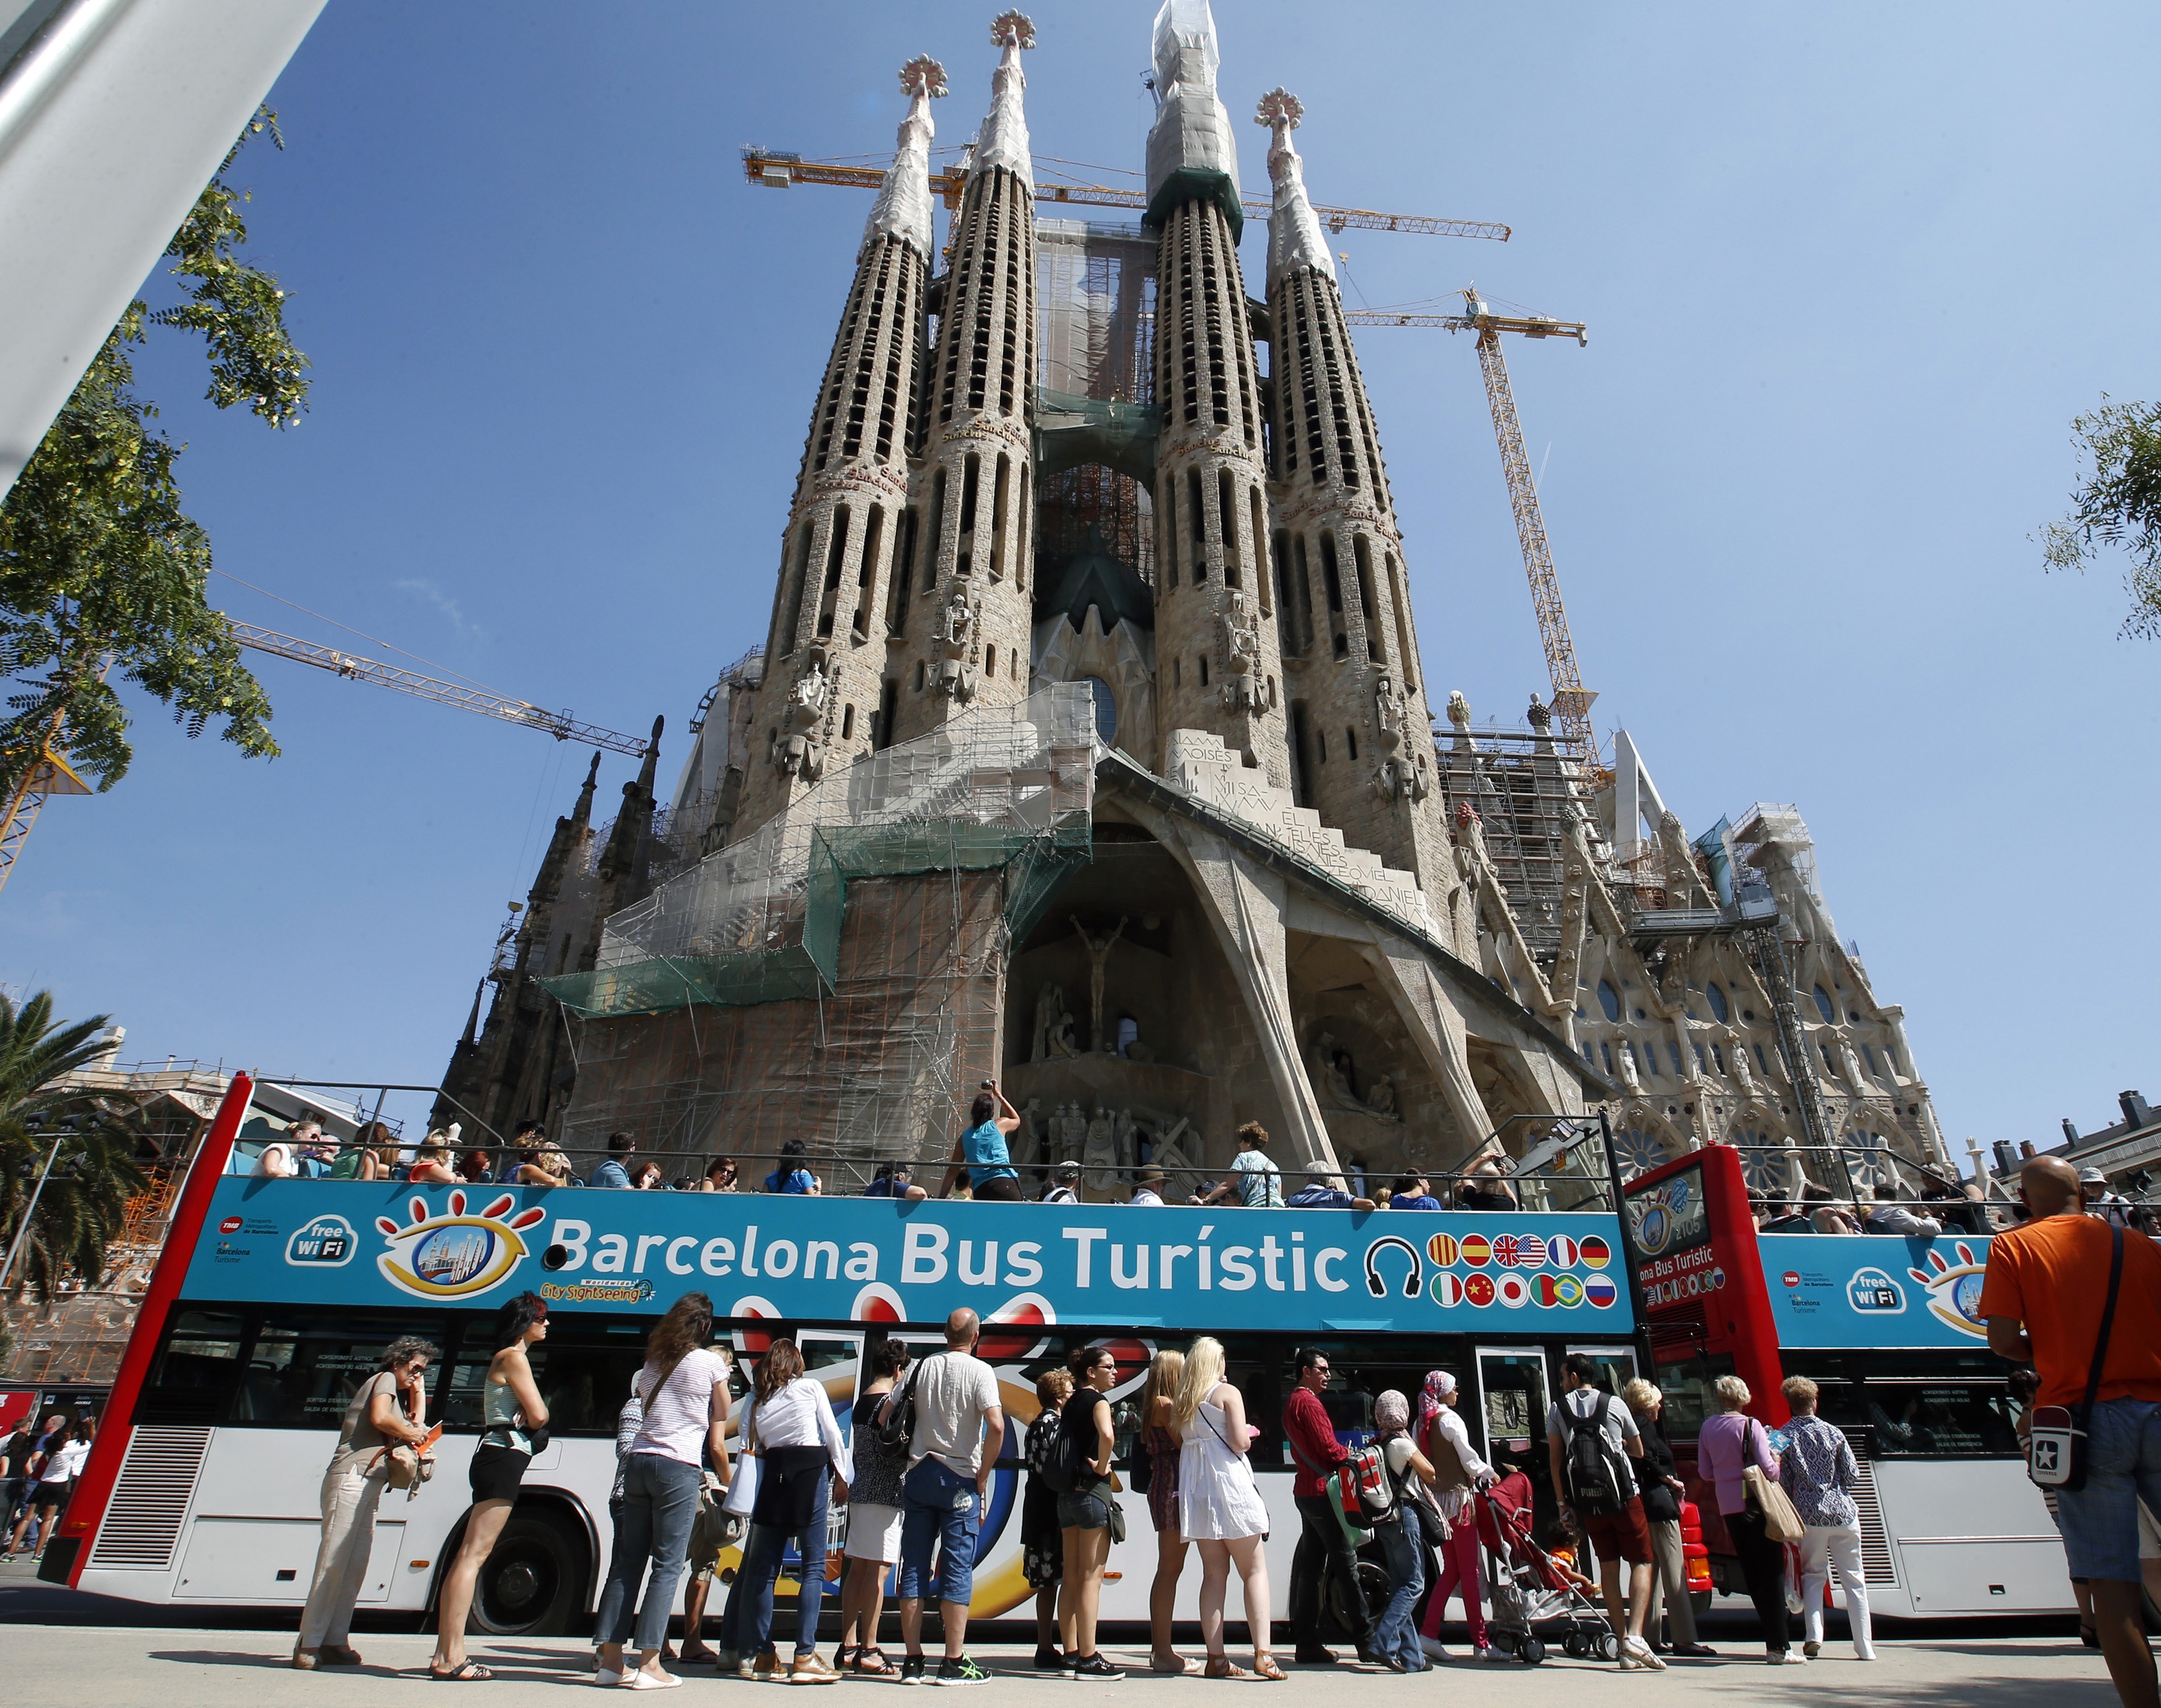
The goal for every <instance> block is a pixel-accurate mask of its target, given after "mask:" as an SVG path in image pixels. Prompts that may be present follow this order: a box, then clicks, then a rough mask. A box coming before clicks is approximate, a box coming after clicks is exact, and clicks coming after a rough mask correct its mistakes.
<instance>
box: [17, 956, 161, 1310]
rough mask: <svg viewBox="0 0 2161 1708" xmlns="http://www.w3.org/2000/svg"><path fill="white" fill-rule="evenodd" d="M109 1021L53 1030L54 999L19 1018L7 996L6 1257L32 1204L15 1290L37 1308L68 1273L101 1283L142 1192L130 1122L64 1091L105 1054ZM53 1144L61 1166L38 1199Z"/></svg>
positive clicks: (26, 1007) (36, 1000) (37, 999)
mask: <svg viewBox="0 0 2161 1708" xmlns="http://www.w3.org/2000/svg"><path fill="white" fill-rule="evenodd" d="M108 1018H109V1017H108V1016H106V1015H103V1014H100V1015H97V1016H96V1018H92V1019H89V1020H77V1021H74V1022H71V1023H55V1021H54V1019H53V999H52V994H51V992H48V991H40V992H38V993H37V994H36V995H35V996H34V997H31V998H30V999H29V1001H28V1002H24V1003H23V1005H22V1007H21V1008H19V1009H18V1008H16V1006H15V1005H14V1004H13V1002H9V1001H8V998H7V997H4V996H0V1255H4V1253H5V1252H7V1251H8V1248H9V1247H12V1246H13V1244H14V1242H15V1236H16V1234H17V1233H18V1232H19V1231H20V1230H21V1228H22V1226H23V1217H24V1216H25V1215H26V1214H29V1204H30V1200H31V1198H32V1197H33V1196H35V1197H36V1199H37V1200H38V1205H37V1210H36V1211H35V1213H34V1215H31V1216H30V1232H29V1237H28V1238H27V1239H25V1240H24V1241H23V1249H22V1251H21V1252H20V1253H19V1254H18V1256H17V1258H16V1259H15V1268H14V1272H13V1274H11V1275H10V1276H9V1277H8V1284H9V1287H10V1288H11V1289H16V1288H20V1287H22V1286H23V1285H25V1284H28V1285H29V1286H30V1287H32V1288H33V1289H35V1290H36V1292H37V1294H38V1296H39V1298H40V1299H49V1298H50V1297H51V1296H52V1293H53V1289H54V1287H55V1284H57V1283H58V1282H59V1280H60V1277H61V1275H62V1274H63V1273H66V1272H67V1271H69V1270H73V1271H74V1273H76V1275H77V1276H79V1277H80V1278H81V1280H82V1282H83V1284H84V1285H86V1286H91V1287H94V1286H96V1284H97V1283H98V1282H99V1281H100V1280H102V1278H104V1274H105V1253H106V1248H107V1247H108V1246H110V1245H111V1244H112V1242H113V1241H115V1240H116V1239H117V1238H118V1237H120V1231H121V1227H122V1223H123V1222H124V1221H125V1220H126V1216H127V1211H128V1199H129V1198H130V1197H132V1196H133V1195H134V1194H135V1193H137V1192H139V1191H140V1190H143V1184H144V1179H143V1171H142V1169H139V1168H138V1167H137V1166H136V1164H135V1155H134V1153H135V1147H136V1137H137V1136H136V1133H135V1132H134V1130H133V1127H131V1126H130V1124H129V1122H128V1119H127V1117H126V1115H125V1114H124V1113H123V1112H122V1111H120V1110H118V1109H117V1108H115V1107H112V1105H110V1104H108V1103H107V1102H106V1101H104V1100H103V1099H102V1098H99V1097H96V1096H88V1095H86V1094H85V1093H84V1092H82V1091H79V1090H73V1089H69V1088H65V1087H63V1086H60V1085H59V1084H58V1083H57V1082H58V1081H60V1080H62V1079H64V1078H65V1076H66V1075H69V1074H71V1073H73V1072H74V1071H75V1070H76V1069H78V1068H80V1067H81V1066H82V1065H84V1064H85V1063H86V1062H88V1061H90V1060H91V1059H92V1058H94V1057H95V1056H96V1054H98V1052H99V1051H100V1049H102V1048H103V1045H102V1044H101V1043H100V1042H99V1038H98V1034H101V1033H102V1032H103V1031H104V1029H105V1027H106V1024H107V1019H108ZM55 1143H58V1144H59V1146H60V1153H59V1159H58V1162H57V1163H56V1164H55V1167H54V1169H53V1172H52V1175H51V1177H50V1178H49V1179H47V1180H46V1182H45V1185H44V1190H43V1191H42V1192H39V1190H38V1177H39V1174H40V1173H41V1172H43V1170H44V1166H45V1159H47V1157H49V1156H50V1155H52V1153H53V1147H54V1145H55Z"/></svg>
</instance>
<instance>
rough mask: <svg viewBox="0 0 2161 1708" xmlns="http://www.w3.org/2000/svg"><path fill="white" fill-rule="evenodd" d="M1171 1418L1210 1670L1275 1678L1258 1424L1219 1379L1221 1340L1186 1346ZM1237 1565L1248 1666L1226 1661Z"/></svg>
mask: <svg viewBox="0 0 2161 1708" xmlns="http://www.w3.org/2000/svg"><path fill="white" fill-rule="evenodd" d="M1170 1426H1171V1429H1172V1430H1173V1432H1174V1433H1175V1434H1176V1435H1177V1436H1178V1438H1179V1459H1178V1513H1179V1523H1178V1528H1179V1534H1180V1535H1182V1536H1184V1537H1185V1539H1186V1540H1187V1541H1189V1542H1190V1543H1192V1544H1194V1545H1195V1547H1197V1548H1199V1549H1200V1635H1201V1638H1202V1640H1203V1641H1204V1642H1205V1643H1207V1645H1208V1665H1207V1676H1208V1677H1210V1678H1211V1679H1244V1678H1251V1677H1252V1676H1254V1675H1255V1674H1258V1675H1259V1676H1260V1677H1262V1678H1264V1679H1276V1680H1280V1679H1282V1678H1283V1676H1284V1670H1283V1669H1282V1668H1281V1667H1279V1666H1278V1665H1277V1664H1276V1662H1275V1657H1274V1656H1273V1655H1272V1654H1271V1653H1269V1652H1268V1554H1267V1550H1266V1549H1265V1547H1264V1546H1263V1544H1265V1543H1266V1542H1267V1540H1268V1508H1267V1507H1266V1506H1264V1505H1263V1503H1262V1501H1261V1492H1260V1491H1259V1490H1258V1488H1256V1487H1254V1486H1253V1466H1252V1461H1250V1460H1249V1459H1247V1456H1246V1454H1247V1450H1248V1449H1249V1448H1251V1447H1252V1445H1253V1438H1254V1437H1255V1436H1256V1435H1258V1434H1259V1433H1260V1432H1259V1431H1258V1429H1252V1428H1251V1427H1249V1426H1248V1425H1247V1422H1246V1402H1245V1398H1244V1396H1242V1394H1240V1393H1239V1392H1238V1390H1237V1388H1233V1387H1232V1385H1231V1384H1230V1383H1227V1382H1226V1381H1225V1380H1224V1379H1223V1348H1222V1345H1221V1342H1219V1341H1212V1340H1211V1339H1209V1338H1208V1337H1207V1336H1205V1335H1204V1336H1201V1337H1200V1339H1199V1340H1197V1341H1195V1342H1194V1343H1193V1344H1192V1346H1190V1347H1189V1348H1188V1349H1187V1351H1186V1354H1185V1372H1184V1373H1183V1374H1182V1375H1181V1376H1180V1377H1179V1384H1178V1398H1177V1401H1176V1403H1174V1405H1173V1406H1172V1407H1171V1412H1170ZM1234 1564H1235V1565H1237V1568H1238V1575H1239V1577H1240V1578H1241V1579H1242V1580H1243V1581H1244V1584H1245V1589H1246V1624H1247V1627H1248V1628H1249V1629H1250V1630H1251V1631H1252V1635H1253V1670H1252V1673H1248V1672H1247V1670H1246V1669H1244V1668H1243V1667H1237V1666H1233V1665H1232V1664H1231V1659H1230V1657H1229V1656H1228V1655H1227V1654H1226V1653H1224V1652H1223V1598H1224V1594H1225V1591H1226V1590H1227V1588H1228V1587H1229V1584H1230V1577H1231V1567H1232V1565H1234Z"/></svg>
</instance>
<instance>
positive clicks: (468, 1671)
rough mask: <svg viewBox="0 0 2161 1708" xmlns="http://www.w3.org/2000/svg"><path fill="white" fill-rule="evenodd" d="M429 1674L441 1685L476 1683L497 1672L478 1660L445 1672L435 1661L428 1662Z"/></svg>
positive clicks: (491, 1676) (490, 1677)
mask: <svg viewBox="0 0 2161 1708" xmlns="http://www.w3.org/2000/svg"><path fill="white" fill-rule="evenodd" d="M428 1676H429V1677H430V1678H431V1679H434V1680H435V1682H436V1683H437V1684H439V1685H475V1684H479V1683H481V1682H482V1680H484V1679H492V1678H493V1677H494V1676H495V1674H493V1673H492V1672H490V1671H489V1670H488V1669H487V1668H486V1667H484V1666H482V1664H480V1663H479V1662H478V1661H476V1660H469V1661H467V1662H466V1663H465V1664H464V1665H462V1666H461V1667H459V1668H458V1669H456V1671H454V1672H447V1673H446V1672H445V1671H443V1670H442V1669H440V1668H439V1667H438V1666H437V1665H436V1664H435V1662H433V1661H430V1662H429V1663H428Z"/></svg>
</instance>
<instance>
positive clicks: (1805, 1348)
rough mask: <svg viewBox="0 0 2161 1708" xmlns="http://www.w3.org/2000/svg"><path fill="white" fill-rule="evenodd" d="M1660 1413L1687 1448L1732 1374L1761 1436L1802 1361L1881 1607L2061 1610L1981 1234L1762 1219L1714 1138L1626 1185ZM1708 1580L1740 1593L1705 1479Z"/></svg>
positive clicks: (1893, 1613)
mask: <svg viewBox="0 0 2161 1708" xmlns="http://www.w3.org/2000/svg"><path fill="white" fill-rule="evenodd" d="M1626 1195H1627V1206H1628V1216H1629V1222H1630V1226H1631V1229H1632V1232H1633V1233H1634V1236H1635V1240H1636V1244H1637V1247H1638V1263H1639V1264H1640V1266H1641V1268H1640V1283H1639V1284H1640V1286H1641V1289H1642V1296H1641V1298H1640V1299H1639V1300H1638V1310H1639V1311H1640V1313H1641V1315H1642V1317H1643V1322H1644V1325H1645V1327H1646V1329H1647V1330H1648V1339H1649V1342H1650V1346H1651V1348H1652V1353H1653V1358H1654V1360H1655V1362H1656V1363H1657V1366H1658V1373H1657V1376H1656V1378H1655V1379H1656V1380H1657V1381H1658V1383H1659V1385H1660V1386H1661V1388H1664V1391H1665V1394H1666V1412H1665V1419H1664V1422H1665V1426H1666V1431H1667V1434H1668V1435H1669V1436H1670V1437H1672V1438H1673V1440H1674V1445H1675V1448H1676V1450H1677V1451H1678V1452H1679V1454H1680V1455H1683V1456H1685V1457H1686V1458H1688V1459H1689V1460H1690V1461H1691V1463H1692V1462H1693V1456H1694V1451H1695V1448H1694V1441H1693V1437H1694V1435H1695V1430H1696V1429H1697V1427H1698V1425H1699V1424H1700V1423H1701V1421H1702V1419H1704V1418H1705V1416H1706V1415H1708V1414H1710V1413H1711V1412H1714V1411H1716V1409H1717V1400H1716V1397H1715V1396H1714V1395H1713V1394H1712V1393H1711V1383H1712V1382H1713V1381H1714V1380H1715V1379H1716V1377H1719V1376H1721V1375H1724V1374H1726V1373H1729V1372H1731V1373H1733V1374H1737V1375H1738V1376H1739V1377H1741V1379H1742V1381H1744V1382H1746V1383H1747V1384H1748V1387H1749V1389H1750V1392H1751V1393H1752V1395H1753V1396H1754V1398H1753V1401H1752V1403H1751V1405H1750V1406H1749V1408H1748V1409H1749V1411H1750V1412H1751V1414H1753V1415H1754V1416H1756V1417H1757V1418H1760V1419H1762V1420H1763V1423H1764V1424H1766V1425H1767V1426H1768V1427H1769V1428H1770V1429H1773V1432H1774V1442H1775V1440H1776V1435H1775V1432H1776V1430H1777V1429H1778V1426H1780V1425H1782V1424H1784V1423H1786V1422H1787V1421H1788V1419H1789V1412H1788V1410H1787V1407H1786V1403H1785V1400H1784V1398H1783V1395H1782V1394H1781V1393H1779V1384H1780V1383H1782V1382H1783V1380H1784V1379H1785V1378H1786V1377H1789V1376H1805V1377H1809V1378H1810V1380H1811V1381H1813V1382H1815V1383H1816V1385H1817V1388H1818V1390H1819V1394H1820V1397H1819V1398H1818V1401H1817V1410H1818V1413H1819V1414H1820V1416H1821V1417H1822V1418H1823V1419H1824V1420H1825V1422H1827V1423H1830V1424H1836V1425H1837V1426H1838V1428H1839V1429H1841V1430H1842V1431H1844V1433H1845V1435H1846V1439H1847V1440H1849V1441H1851V1443H1852V1444H1853V1452H1854V1458H1855V1460H1856V1462H1857V1463H1858V1465H1859V1466H1860V1470H1861V1487H1860V1489H1859V1491H1858V1493H1857V1496H1856V1502H1855V1504H1856V1506H1857V1507H1858V1508H1860V1513H1861V1558H1862V1577H1863V1579H1864V1580H1865V1581H1866V1582H1867V1586H1868V1596H1869V1607H1870V1610H1871V1612H1872V1614H1873V1615H1874V1616H1876V1617H1891V1618H1898V1617H1909V1618H1919V1617H1940V1616H1945V1615H1954V1614H1955V1615H1985V1614H1991V1613H2001V1614H2033V1613H2059V1612H2070V1611H2071V1608H2072V1601H2071V1590H2070V1577H2069V1575H2068V1570H2067V1568H2066V1566H2065V1560H2064V1548H2063V1543H2062V1540H2061V1539H2060V1538H2059V1535H2058V1534H2057V1532H2056V1528H2055V1526H2054V1523H2052V1522H2051V1521H2050V1519H2049V1513H2048V1509H2047V1508H2046V1507H2044V1505H2043V1504H2042V1501H2041V1496H2040V1492H2039V1490H2037V1489H2036V1488H2035V1487H2033V1484H2032V1483H2031V1482H2029V1481H2028V1480H2027V1477H2026V1471H2025V1461H2024V1459H2023V1455H2022V1454H2021V1452H2020V1449H2019V1445H2018V1436H2017V1435H2016V1434H2015V1433H2014V1431H2013V1419H2015V1418H2016V1416H2017V1414H2018V1408H2017V1406H2016V1404H2015V1403H2014V1402H2013V1399H2012V1397H2011V1393H2010V1389H2009V1386H2008V1381H2007V1378H2008V1377H2009V1375H2010V1369H2011V1367H2010V1366H2009V1365H2008V1364H2007V1363H2005V1362H2003V1361H2002V1359H2000V1358H1998V1357H1996V1355H1995V1354H1994V1353H1992V1352H1991V1351H1989V1350H1988V1331H1987V1325H1985V1324H1984V1323H1983V1322H1982V1320H1981V1315H1980V1311H1979V1309H1978V1307H1979V1304H1980V1302H1981V1273H1982V1271H1983V1270H1984V1269H1985V1268H1987V1263H1988V1247H1989V1241H1988V1238H1987V1237H1986V1236H1980V1235H1972V1234H1965V1233H1956V1232H1950V1231H1949V1230H1946V1231H1945V1232H1944V1233H1942V1234H1940V1235H1938V1236H1935V1237H1928V1238H1923V1237H1914V1238H1908V1237H1903V1236H1898V1235H1885V1234H1845V1235H1838V1234H1815V1233H1799V1234H1794V1233H1785V1234H1770V1233H1763V1234H1759V1233H1758V1232H1757V1231H1756V1223H1755V1219H1754V1217H1753V1216H1752V1215H1751V1213H1750V1208H1749V1201H1748V1191H1747V1185H1746V1184H1745V1182H1744V1178H1743V1174H1742V1162H1741V1155H1740V1153H1739V1152H1738V1151H1737V1150H1735V1149H1734V1148H1732V1147H1731V1146H1728V1145H1712V1146H1710V1147H1708V1148H1705V1149H1703V1150H1699V1151H1691V1152H1690V1153H1688V1154H1687V1155H1686V1156H1685V1157H1681V1158H1679V1159H1677V1160H1675V1161H1674V1162H1670V1163H1668V1164H1664V1165H1663V1166H1661V1167H1659V1168H1657V1169H1653V1170H1651V1171H1650V1172H1648V1174H1641V1175H1638V1177H1637V1178H1636V1179H1633V1180H1632V1181H1630V1182H1629V1183H1628V1185H1627V1193H1626ZM1691 1492H1692V1493H1693V1494H1694V1495H1695V1498H1696V1501H1697V1503H1698V1505H1699V1506H1700V1508H1702V1510H1703V1512H1704V1514H1705V1525H1706V1528H1707V1531H1708V1532H1709V1534H1711V1539H1712V1542H1713V1553H1712V1556H1711V1567H1712V1575H1713V1578H1714V1580H1716V1581H1717V1582H1718V1584H1719V1586H1720V1587H1721V1590H1726V1591H1730V1592H1731V1593H1733V1594H1739V1593H1741V1583H1740V1574H1739V1570H1738V1566H1737V1563H1736V1562H1735V1561H1734V1560H1733V1559H1732V1558H1731V1544H1730V1543H1728V1541H1727V1539H1726V1535H1725V1532H1724V1528H1723V1527H1722V1526H1721V1525H1719V1524H1718V1523H1717V1522H1716V1511H1717V1502H1716V1500H1714V1499H1712V1498H1711V1496H1710V1492H1709V1491H1708V1490H1707V1489H1701V1488H1699V1487H1696V1485H1695V1482H1694V1481H1693V1479H1691Z"/></svg>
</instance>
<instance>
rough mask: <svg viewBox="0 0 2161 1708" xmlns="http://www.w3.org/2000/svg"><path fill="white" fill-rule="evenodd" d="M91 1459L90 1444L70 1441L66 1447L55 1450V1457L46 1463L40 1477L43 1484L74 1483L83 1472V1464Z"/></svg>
mask: <svg viewBox="0 0 2161 1708" xmlns="http://www.w3.org/2000/svg"><path fill="white" fill-rule="evenodd" d="M89 1457H90V1443H89V1442H87V1441H70V1442H69V1443H68V1444H67V1445H66V1446H65V1447H56V1448H55V1449H54V1450H53V1456H52V1457H51V1458H50V1459H49V1460H48V1461H45V1468H44V1471H43V1472H42V1473H40V1475H39V1481H42V1482H72V1481H75V1479H76V1475H77V1474H78V1473H79V1472H80V1471H81V1470H82V1462H83V1461H84V1460H86V1459H87V1458H89Z"/></svg>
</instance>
